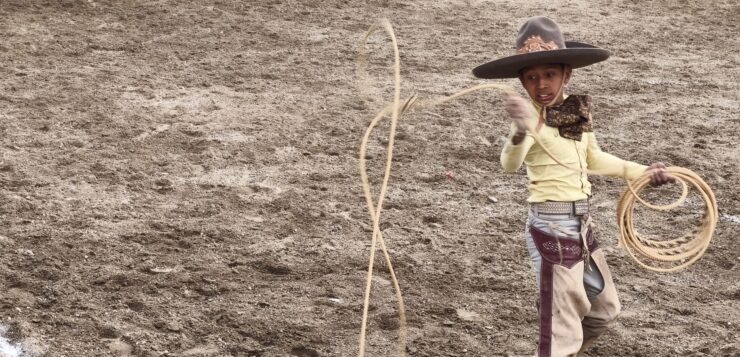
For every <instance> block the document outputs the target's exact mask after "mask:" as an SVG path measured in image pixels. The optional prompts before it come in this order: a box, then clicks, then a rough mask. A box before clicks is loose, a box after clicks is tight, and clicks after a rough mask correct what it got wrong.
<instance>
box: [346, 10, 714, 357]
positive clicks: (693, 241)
mask: <svg viewBox="0 0 740 357" xmlns="http://www.w3.org/2000/svg"><path fill="white" fill-rule="evenodd" d="M379 29H383V30H384V31H385V32H386V33H387V35H388V36H389V37H390V39H391V43H392V45H393V51H394V52H393V54H394V63H393V70H394V73H393V74H394V91H393V103H391V104H388V105H387V106H386V107H385V108H383V109H382V110H381V111H380V112H379V113H378V114H377V115H376V116H375V118H373V120H372V121H371V122H370V124H369V125H368V127H367V129H366V130H365V135H364V136H363V138H362V143H361V145H360V176H361V178H362V188H363V192H364V194H365V200H366V201H367V207H368V212H369V214H370V219H371V220H372V222H373V233H372V240H371V243H370V261H369V263H368V269H367V280H366V285H365V294H364V302H363V309H362V327H361V331H360V343H359V352H358V356H359V357H364V356H365V344H366V343H365V340H366V334H367V317H368V309H369V306H370V288H371V286H372V277H373V264H374V262H375V251H376V250H377V243H378V242H380V247H381V250H382V251H383V256H384V257H385V261H386V264H387V265H388V270H389V272H390V275H391V280H392V283H393V287H394V290H395V294H396V299H397V301H398V314H399V319H400V323H399V330H398V334H399V344H398V355H399V356H404V355H405V353H406V309H405V305H404V303H403V296H402V294H401V288H400V285H399V283H398V279H397V278H396V273H395V271H394V269H393V264H392V262H391V257H390V254H389V253H388V249H387V247H386V245H385V240H384V239H383V235H382V234H381V232H380V213H381V211H382V208H383V201H384V199H385V195H386V192H387V189H388V180H389V177H390V173H391V164H392V162H393V145H394V143H395V136H396V126H397V124H398V119H399V118H400V117H401V115H403V114H404V113H406V112H408V111H409V110H411V109H413V108H419V107H427V108H428V107H432V106H435V105H439V104H442V103H444V102H447V101H450V100H452V99H455V98H458V97H461V96H463V95H466V94H469V93H472V92H475V91H478V90H482V89H496V90H500V91H503V92H504V93H505V94H507V95H516V91H515V90H514V88H512V87H511V86H508V85H504V84H496V83H488V84H482V85H478V86H474V87H471V88H468V89H465V90H462V91H460V92H457V93H455V94H453V95H451V96H448V97H444V98H441V99H437V100H430V101H426V102H425V101H420V100H418V98H417V96H416V95H411V96H410V97H408V98H406V99H405V100H404V101H401V64H400V56H399V52H398V43H397V41H396V36H395V34H394V32H393V27H392V26H391V24H390V22H389V21H388V20H387V19H381V20H379V21H378V22H377V23H375V24H373V25H372V26H371V27H370V29H369V30H368V31H367V33H366V34H365V36H364V38H363V42H362V45H361V46H360V56H359V57H358V71H357V73H358V76H363V75H364V71H365V70H366V58H367V53H366V52H365V48H366V45H367V41H368V39H369V38H370V36H371V35H372V34H373V33H375V32H376V31H378V30H379ZM541 114H542V115H544V113H541ZM389 115H390V130H389V134H388V147H387V148H386V161H385V169H384V174H383V181H382V183H381V187H380V192H379V193H378V197H377V202H374V200H373V197H372V194H371V193H370V184H369V180H368V175H367V164H366V157H365V154H366V152H367V143H368V140H369V138H370V134H371V133H372V131H373V129H374V128H375V127H376V126H377V125H378V123H380V121H381V120H382V119H384V118H386V117H388V116H389ZM528 126H529V127H528V128H527V131H529V132H530V133H531V134H532V136H533V137H534V140H535V141H536V142H537V144H539V145H540V146H541V147H542V148H543V150H544V151H545V152H546V153H547V155H548V156H550V157H551V158H552V159H553V160H554V161H555V162H557V163H558V164H559V165H561V166H563V167H566V168H568V169H570V170H573V171H575V172H579V173H586V174H589V175H603V174H604V173H603V172H599V171H593V170H583V169H581V168H580V167H576V166H573V165H568V164H565V163H563V162H562V161H561V160H559V159H558V158H557V157H555V156H554V155H553V154H552V152H551V151H550V150H549V149H548V148H547V147H546V146H545V145H544V144H543V143H542V141H541V140H540V138H539V136H538V135H537V130H536V128H535V124H533V123H531V122H530V123H528ZM666 170H667V171H668V172H669V173H670V174H672V175H673V176H674V177H676V180H677V181H678V182H679V183H680V184H681V186H682V193H681V196H680V197H679V198H678V199H677V200H676V201H675V202H673V203H671V204H668V205H662V206H661V205H653V204H650V203H648V202H646V201H644V200H643V199H642V198H641V197H640V196H639V193H640V192H641V191H642V190H643V189H644V188H645V187H646V186H647V185H648V184H649V183H650V174H649V173H647V172H646V173H645V174H643V175H642V176H641V177H639V178H637V179H636V180H634V181H633V182H630V181H629V180H627V178H626V177H627V176H626V172H627V170H626V166H625V167H624V169H623V172H624V178H625V182H626V184H627V189H626V190H625V191H624V192H623V193H622V195H621V197H620V200H619V204H618V206H617V218H618V223H619V227H620V238H619V242H620V246H622V247H624V249H625V250H626V251H627V252H628V253H629V254H630V256H631V257H632V258H633V259H634V260H635V262H637V263H638V264H639V265H640V266H642V267H644V268H646V269H648V270H653V271H661V272H670V271H676V270H678V269H682V268H685V267H687V266H689V265H690V264H692V263H694V262H695V261H696V260H698V259H699V258H700V257H701V256H702V255H703V254H704V252H705V251H706V249H707V247H709V242H710V240H711V238H712V235H713V233H714V229H715V227H716V225H717V219H718V217H719V213H718V208H717V201H716V199H715V197H714V192H712V189H711V188H710V187H709V186H708V185H707V184H706V183H705V182H704V180H702V179H701V177H699V176H698V175H696V174H695V173H694V172H693V171H691V170H689V169H685V168H681V167H668V168H667V169H666ZM688 184H691V185H692V186H693V187H694V188H696V189H697V190H698V191H699V193H700V194H701V196H702V198H703V199H704V203H705V214H704V219H703V222H702V225H701V226H700V227H699V230H698V231H697V233H696V234H695V235H694V236H693V237H692V236H686V237H682V238H677V239H673V240H669V241H656V240H650V239H646V238H642V237H640V235H639V234H637V232H636V230H635V228H634V224H633V212H634V202H635V201H639V202H640V203H642V204H643V205H645V206H646V207H648V208H651V209H655V210H660V211H667V210H671V209H673V208H676V207H678V206H681V205H682V204H683V203H684V201H685V199H686V197H687V196H688V192H689V185H688ZM650 260H652V261H656V262H657V263H656V264H663V265H665V264H666V263H673V264H675V265H673V266H670V267H668V268H666V267H663V265H656V264H653V265H651V264H649V263H648V262H646V261H650Z"/></svg>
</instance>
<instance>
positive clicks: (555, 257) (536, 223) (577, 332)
mask: <svg viewBox="0 0 740 357" xmlns="http://www.w3.org/2000/svg"><path fill="white" fill-rule="evenodd" d="M553 222H554V223H556V224H558V225H559V226H560V227H561V228H564V229H566V230H572V231H575V232H579V228H580V222H579V221H578V219H577V218H576V219H573V218H569V217H567V215H566V217H544V216H542V215H540V217H534V216H530V219H529V220H528V225H527V231H526V233H525V238H526V239H527V247H528V249H529V252H530V256H531V257H532V265H533V267H534V269H535V274H536V276H537V282H538V286H539V289H540V294H539V332H540V333H539V344H538V351H537V355H538V356H540V357H546V356H575V354H576V353H578V351H579V349H580V347H581V345H582V341H583V335H582V332H581V328H582V325H581V320H582V318H583V316H584V315H585V314H586V313H587V312H588V310H589V308H590V303H589V301H588V297H587V295H586V291H585V288H584V285H583V261H582V259H581V258H580V256H581V255H580V253H579V251H578V252H577V251H576V249H579V248H578V247H580V246H581V243H579V242H580V241H579V240H578V234H576V235H575V237H568V236H566V235H562V234H558V235H559V236H561V237H560V238H557V239H556V238H554V237H548V235H546V234H542V233H543V232H547V231H548V229H549V224H550V223H553ZM532 227H534V228H536V230H535V231H532V230H531V228H532ZM538 232H539V233H538ZM535 235H536V237H535Z"/></svg>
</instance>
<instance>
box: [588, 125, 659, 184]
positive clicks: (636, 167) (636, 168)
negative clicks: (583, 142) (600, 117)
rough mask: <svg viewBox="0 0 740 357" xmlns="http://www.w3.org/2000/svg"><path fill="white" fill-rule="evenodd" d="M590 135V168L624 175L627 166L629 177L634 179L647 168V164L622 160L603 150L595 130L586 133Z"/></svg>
mask: <svg viewBox="0 0 740 357" xmlns="http://www.w3.org/2000/svg"><path fill="white" fill-rule="evenodd" d="M584 134H585V135H588V148H587V153H586V161H587V164H588V169H589V170H593V171H598V172H599V173H601V174H603V175H607V176H616V177H622V176H624V170H625V167H626V169H627V178H628V179H630V180H634V179H636V178H638V177H640V176H642V174H643V173H645V170H647V168H648V167H647V166H645V165H640V164H638V163H636V162H632V161H627V160H622V159H620V158H618V157H616V156H614V155H612V154H609V153H606V152H604V151H601V148H600V147H599V144H598V143H597V142H596V135H594V133H593V132H589V133H584Z"/></svg>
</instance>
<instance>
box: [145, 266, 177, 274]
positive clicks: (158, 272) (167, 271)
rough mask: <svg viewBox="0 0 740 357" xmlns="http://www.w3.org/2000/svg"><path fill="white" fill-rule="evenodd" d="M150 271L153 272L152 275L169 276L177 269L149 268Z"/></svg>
mask: <svg viewBox="0 0 740 357" xmlns="http://www.w3.org/2000/svg"><path fill="white" fill-rule="evenodd" d="M149 271H150V272H152V273H157V274H167V273H172V272H173V271H175V269H174V268H161V267H154V268H149Z"/></svg>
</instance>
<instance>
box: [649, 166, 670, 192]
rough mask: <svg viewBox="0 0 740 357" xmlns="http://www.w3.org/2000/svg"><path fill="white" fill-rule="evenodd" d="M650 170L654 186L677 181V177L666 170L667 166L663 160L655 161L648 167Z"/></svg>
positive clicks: (651, 182)
mask: <svg viewBox="0 0 740 357" xmlns="http://www.w3.org/2000/svg"><path fill="white" fill-rule="evenodd" d="M648 171H649V172H650V184H651V185H653V186H662V185H665V184H667V183H674V182H676V178H675V177H674V176H673V175H671V174H669V173H668V171H666V166H665V164H664V163H662V162H654V163H653V164H652V165H650V167H648Z"/></svg>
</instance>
